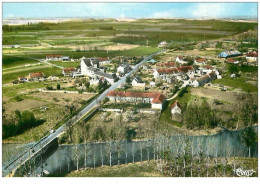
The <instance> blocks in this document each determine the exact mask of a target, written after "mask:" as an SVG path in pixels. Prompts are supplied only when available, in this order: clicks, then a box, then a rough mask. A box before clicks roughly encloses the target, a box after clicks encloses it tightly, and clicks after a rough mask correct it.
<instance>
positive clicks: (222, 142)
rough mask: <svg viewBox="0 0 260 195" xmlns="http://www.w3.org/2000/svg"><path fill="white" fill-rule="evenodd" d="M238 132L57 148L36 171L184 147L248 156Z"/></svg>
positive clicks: (118, 161) (140, 157)
mask: <svg viewBox="0 0 260 195" xmlns="http://www.w3.org/2000/svg"><path fill="white" fill-rule="evenodd" d="M241 132H242V130H240V131H228V130H223V131H222V132H220V133H218V134H215V135H209V136H171V137H168V138H166V137H158V138H156V139H150V140H145V141H132V142H128V141H117V142H115V141H114V142H104V143H88V144H77V145H60V146H59V147H58V149H57V150H56V151H55V152H54V153H53V154H52V155H51V156H50V157H49V158H48V159H47V160H46V161H45V162H44V163H43V166H41V167H38V168H37V169H36V173H37V174H39V173H40V172H41V171H42V170H47V171H48V172H49V173H66V172H70V171H72V170H76V169H77V168H78V169H80V168H85V167H92V168H94V167H98V166H102V165H108V166H109V165H111V166H112V165H117V164H126V163H132V162H139V161H145V160H151V159H157V158H158V156H160V154H161V153H162V152H165V151H170V153H171V154H172V155H177V154H181V153H182V152H184V150H185V148H186V149H187V148H189V150H191V149H192V152H193V154H194V155H199V153H203V154H204V155H206V156H212V157H222V156H227V157H232V156H236V157H245V156H249V150H248V148H247V147H246V146H245V145H244V144H243V142H242V140H241V137H240V134H241ZM250 155H251V156H254V157H257V156H258V151H257V147H256V148H252V149H251V154H250Z"/></svg>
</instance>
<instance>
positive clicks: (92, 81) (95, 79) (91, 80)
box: [89, 77, 101, 86]
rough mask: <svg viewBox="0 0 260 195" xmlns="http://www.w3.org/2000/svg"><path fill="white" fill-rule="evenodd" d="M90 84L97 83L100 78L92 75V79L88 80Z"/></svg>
mask: <svg viewBox="0 0 260 195" xmlns="http://www.w3.org/2000/svg"><path fill="white" fill-rule="evenodd" d="M89 83H90V85H95V86H96V85H99V84H100V83H101V81H100V79H98V78H97V77H92V79H90V81H89Z"/></svg>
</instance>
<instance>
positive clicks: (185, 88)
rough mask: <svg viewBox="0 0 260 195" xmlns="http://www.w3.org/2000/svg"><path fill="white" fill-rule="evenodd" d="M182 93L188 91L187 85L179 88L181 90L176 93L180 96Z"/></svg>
mask: <svg viewBox="0 0 260 195" xmlns="http://www.w3.org/2000/svg"><path fill="white" fill-rule="evenodd" d="M184 93H188V90H187V87H184V88H181V90H180V91H179V93H178V96H179V97H182V96H183V95H184Z"/></svg>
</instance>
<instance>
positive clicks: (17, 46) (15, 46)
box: [12, 45, 20, 48]
mask: <svg viewBox="0 0 260 195" xmlns="http://www.w3.org/2000/svg"><path fill="white" fill-rule="evenodd" d="M12 48H20V45H12Z"/></svg>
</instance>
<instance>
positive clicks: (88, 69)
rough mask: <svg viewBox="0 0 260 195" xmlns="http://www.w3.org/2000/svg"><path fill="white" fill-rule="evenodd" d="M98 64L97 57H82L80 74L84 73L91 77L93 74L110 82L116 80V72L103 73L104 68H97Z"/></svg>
mask: <svg viewBox="0 0 260 195" xmlns="http://www.w3.org/2000/svg"><path fill="white" fill-rule="evenodd" d="M99 65H100V64H99V61H98V59H97V58H83V59H82V60H81V63H80V67H81V75H86V76H89V77H91V78H93V77H95V76H97V77H98V78H104V79H106V80H107V81H108V83H110V84H113V83H114V82H116V81H117V80H118V78H117V76H116V74H108V73H105V71H104V69H100V68H99Z"/></svg>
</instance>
